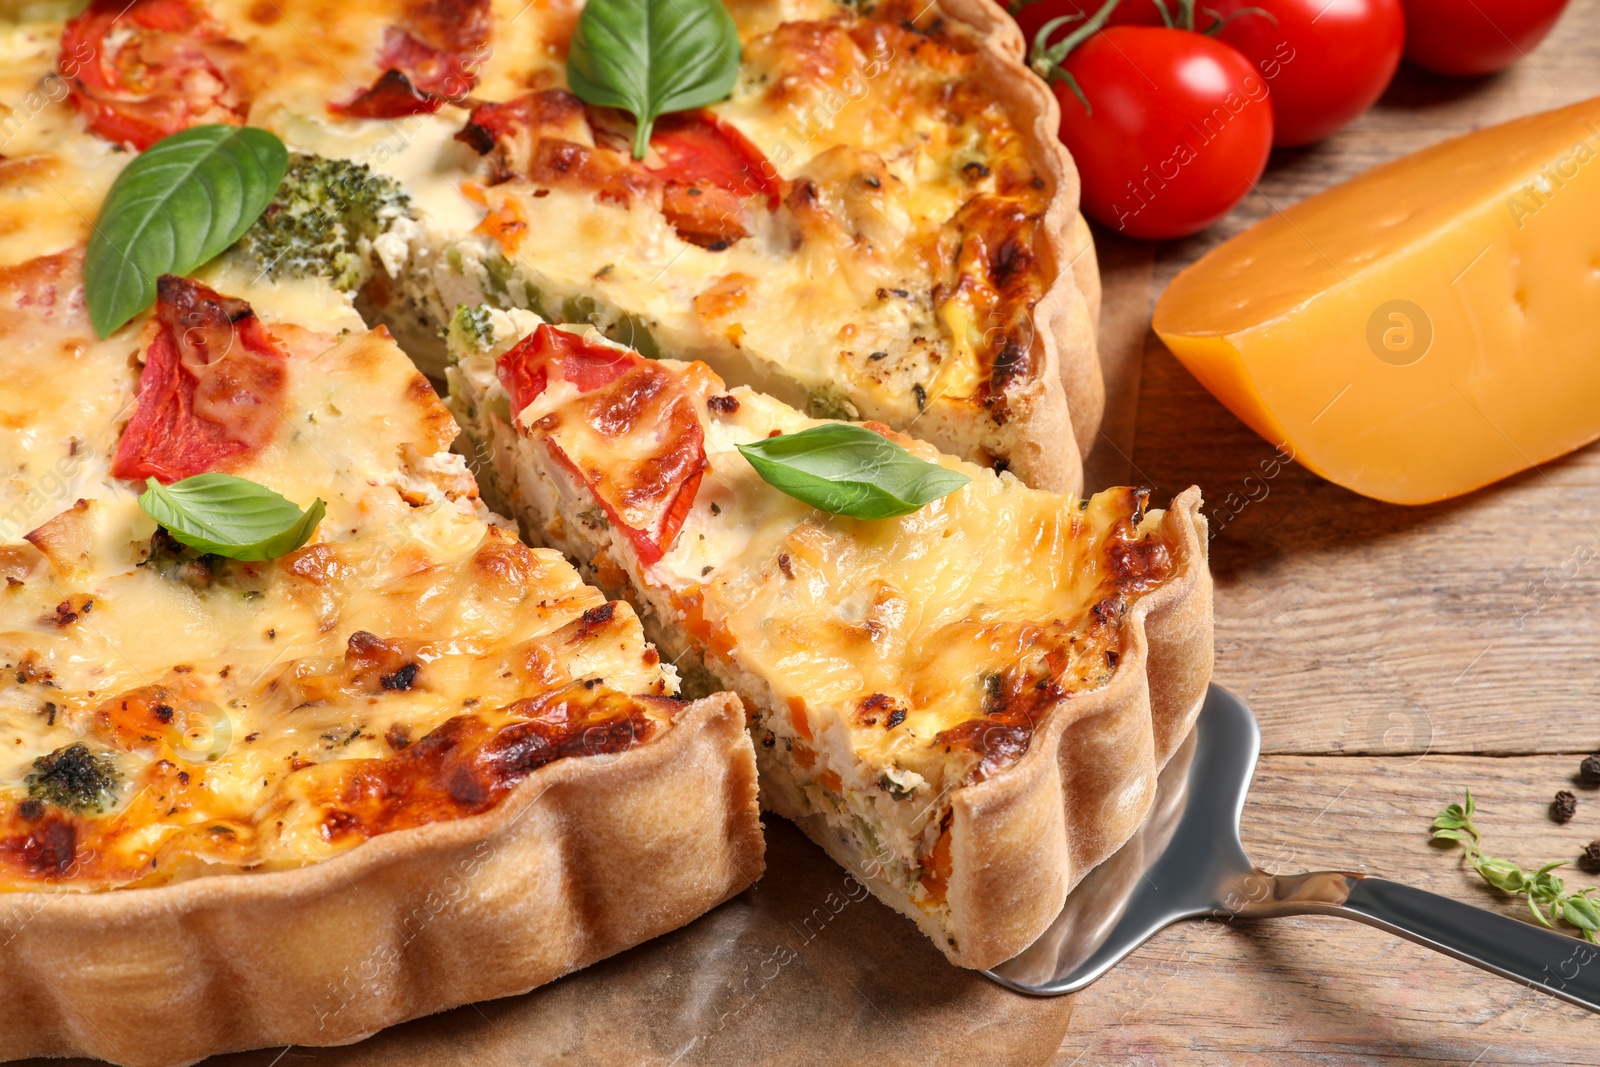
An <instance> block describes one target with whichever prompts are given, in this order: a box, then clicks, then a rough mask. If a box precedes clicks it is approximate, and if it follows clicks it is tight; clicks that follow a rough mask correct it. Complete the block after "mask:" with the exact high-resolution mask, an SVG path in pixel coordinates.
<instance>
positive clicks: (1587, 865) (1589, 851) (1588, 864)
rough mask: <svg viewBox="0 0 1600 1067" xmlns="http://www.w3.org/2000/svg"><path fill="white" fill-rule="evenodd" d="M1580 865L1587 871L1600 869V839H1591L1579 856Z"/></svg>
mask: <svg viewBox="0 0 1600 1067" xmlns="http://www.w3.org/2000/svg"><path fill="white" fill-rule="evenodd" d="M1578 866H1579V867H1582V868H1583V869H1584V870H1586V871H1600V841H1590V842H1589V844H1588V845H1587V846H1585V847H1584V850H1583V855H1581V856H1579V857H1578Z"/></svg>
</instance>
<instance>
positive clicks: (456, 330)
mask: <svg viewBox="0 0 1600 1067" xmlns="http://www.w3.org/2000/svg"><path fill="white" fill-rule="evenodd" d="M444 337H445V344H446V345H447V346H448V347H449V350H450V355H451V357H452V358H454V359H460V358H461V357H463V356H470V355H477V354H478V353H480V352H487V351H489V349H491V348H493V347H494V322H493V321H492V320H491V319H490V318H489V309H488V308H487V307H485V306H483V305H479V306H477V307H474V306H472V305H471V304H457V305H456V313H455V314H454V315H452V316H451V318H450V325H449V326H448V327H446V329H445V331H444Z"/></svg>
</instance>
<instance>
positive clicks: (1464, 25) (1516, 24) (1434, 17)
mask: <svg viewBox="0 0 1600 1067" xmlns="http://www.w3.org/2000/svg"><path fill="white" fill-rule="evenodd" d="M1402 2H1403V4H1404V6H1405V10H1406V59H1408V60H1410V61H1411V62H1413V63H1415V64H1416V65H1417V66H1419V67H1422V68H1424V69H1426V70H1431V71H1434V72H1435V73H1438V74H1456V75H1474V74H1493V73H1494V72H1495V71H1497V70H1504V69H1505V68H1507V67H1509V66H1510V65H1511V64H1513V63H1515V62H1516V61H1517V60H1519V59H1521V58H1522V57H1523V56H1525V55H1527V54H1528V53H1529V52H1531V51H1533V49H1534V46H1536V45H1537V44H1538V43H1539V42H1540V41H1542V40H1544V35H1545V34H1547V33H1549V32H1550V27H1552V26H1554V25H1555V24H1556V19H1558V18H1560V17H1561V11H1562V9H1563V8H1565V7H1566V6H1567V0H1472V2H1471V3H1463V2H1462V0H1402Z"/></svg>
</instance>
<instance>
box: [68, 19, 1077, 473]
mask: <svg viewBox="0 0 1600 1067" xmlns="http://www.w3.org/2000/svg"><path fill="white" fill-rule="evenodd" d="M582 8H583V5H581V4H579V3H526V2H524V0H341V2H340V3H337V4H334V3H330V2H329V0H274V2H271V3H264V2H261V0H133V2H132V3H131V4H130V3H128V2H127V0H94V3H93V4H92V5H91V6H90V8H89V10H88V11H87V12H86V13H84V14H82V15H80V16H78V17H77V18H75V19H73V20H72V21H71V22H70V23H68V24H67V26H66V27H65V29H64V31H63V32H62V33H61V35H60V48H59V53H58V60H59V66H60V68H61V69H62V70H63V73H64V76H65V77H66V85H67V87H68V89H69V91H70V96H71V100H72V102H73V105H74V107H75V108H76V109H77V111H78V112H79V114H80V115H81V116H82V117H83V120H84V121H85V122H86V123H87V124H88V125H89V126H90V128H92V129H93V130H95V131H96V132H97V133H98V134H99V135H101V136H102V137H104V138H106V139H108V140H111V141H114V142H117V143H122V144H127V145H129V146H131V147H134V148H143V147H146V146H147V145H148V144H149V143H151V141H152V139H153V138H156V137H158V136H160V135H162V134H163V133H170V132H173V131H174V130H176V129H181V128H183V127H184V126H185V125H190V124H193V123H198V122H249V123H251V124H254V125H259V126H264V127H266V128H268V129H271V130H273V131H274V132H276V133H278V134H279V135H280V136H282V137H283V139H284V140H285V142H286V143H288V144H289V145H290V147H291V148H295V149H298V150H301V151H304V152H308V153H311V154H314V155H320V156H324V157H338V158H344V159H351V160H355V161H358V162H361V163H363V164H366V165H369V166H371V167H372V168H373V169H375V170H377V171H380V172H382V173H385V174H388V175H390V176H392V177H394V178H395V179H397V180H398V181H399V182H400V184H401V186H402V188H403V189H404V190H405V192H406V193H407V194H408V195H409V196H410V198H411V200H412V203H413V207H414V210H413V212H412V213H411V215H410V217H407V218H404V219H397V220H396V224H395V225H393V226H386V227H385V228H384V233H383V235H382V236H381V237H380V238H378V239H376V240H375V241H371V242H368V251H369V263H370V266H371V267H372V270H371V271H369V272H366V274H367V276H366V277H363V278H362V279H361V281H362V282H363V283H364V285H365V289H364V304H363V306H364V307H366V308H368V309H370V310H373V311H375V312H376V313H377V314H378V315H379V316H380V317H381V318H382V319H383V320H384V321H386V322H387V323H388V324H389V325H390V326H391V328H392V329H393V330H394V331H395V333H396V336H397V337H398V338H399V339H400V341H401V343H402V345H403V346H404V347H405V348H406V349H407V350H408V351H409V352H410V353H411V355H412V356H413V357H414V358H416V359H418V360H419V361H420V362H421V363H422V365H423V366H424V369H426V370H427V371H428V372H429V373H430V374H434V375H437V374H438V373H439V372H440V371H441V370H442V351H441V350H440V348H439V346H438V340H437V338H438V333H439V330H440V329H441V328H442V327H443V326H444V325H446V324H447V323H448V321H449V319H450V316H451V315H452V314H453V313H454V310H455V308H456V306H458V305H461V304H467V305H476V304H479V303H483V302H489V303H494V304H499V305H501V306H516V307H522V308H527V309H531V310H533V311H535V312H537V313H539V314H540V315H541V316H543V317H545V318H547V319H550V320H552V321H575V322H588V323H591V324H594V325H596V326H598V327H600V328H601V329H603V330H605V331H606V332H607V333H608V334H609V335H610V336H612V337H613V338H615V339H618V340H620V341H623V342H625V343H628V344H630V345H632V346H633V347H635V348H638V349H640V350H642V351H645V352H647V353H649V354H652V355H655V354H662V355H669V356H673V357H675V358H684V359H695V360H703V361H705V362H707V363H708V364H709V365H711V366H712V367H713V368H715V369H716V370H717V371H718V373H720V374H721V375H722V376H723V377H725V378H726V379H727V380H729V381H732V382H738V383H745V384H750V385H753V386H755V387H757V388H759V389H761V390H763V391H764V392H767V393H769V394H770V395H773V396H776V397H779V398H781V399H784V400H786V401H787V402H790V403H791V404H793V405H795V406H798V407H801V408H804V409H805V410H808V411H809V412H810V413H812V414H814V415H818V416H829V417H838V418H848V419H876V420H879V421H883V422H885V423H887V424H889V425H891V426H893V427H896V428H899V429H908V430H910V431H911V432H914V433H916V434H917V435H918V436H919V437H921V438H924V439H926V440H929V441H932V442H933V443H935V444H937V445H939V446H940V447H942V448H943V449H945V450H947V451H949V452H951V453H953V454H956V455H958V456H961V457H963V458H966V459H968V460H971V461H973V462H977V463H980V464H982V465H985V466H989V467H991V468H993V469H997V470H1006V469H1009V470H1011V471H1012V472H1013V473H1015V474H1017V475H1018V476H1019V477H1021V478H1022V479H1023V480H1024V481H1027V482H1029V483H1030V484H1034V485H1038V486H1041V487H1046V488H1051V489H1056V490H1060V491H1076V490H1077V489H1078V488H1080V483H1081V467H1080V454H1081V453H1083V452H1086V451H1087V449H1088V447H1089V445H1090V443H1091V442H1092V440H1093V437H1094V434H1095V432H1096V430H1097V427H1098V425H1099V421H1100V413H1101V408H1102V404H1103V396H1102V386H1101V381H1100V371H1099V365H1098V360H1097V357H1096V353H1095V347H1094V332H1095V325H1094V324H1095V319H1096V316H1097V311H1098V301H1099V288H1098V285H1099V283H1098V278H1097V272H1096V268H1095V261H1094V254H1093V246H1092V244H1091V242H1090V240H1089V237H1088V232H1087V229H1086V227H1085V226H1084V225H1083V223H1082V219H1081V217H1080V216H1079V215H1078V213H1077V200H1078V184H1077V175H1076V172H1075V170H1074V169H1073V167H1072V164H1071V161H1070V159H1068V158H1067V156H1066V154H1065V152H1064V150H1063V149H1062V147H1061V145H1060V142H1059V140H1058V139H1057V138H1056V136H1055V127H1056V123H1057V112H1056V104H1055V101H1054V97H1053V96H1052V94H1051V93H1050V92H1049V91H1048V90H1047V89H1046V87H1045V86H1044V85H1043V84H1042V83H1040V82H1039V81H1038V80H1037V79H1035V78H1033V77H1031V76H1029V75H1028V74H1027V72H1026V71H1025V68H1024V67H1023V66H1022V65H1021V64H1020V62H1019V57H1020V55H1021V53H1022V41H1021V37H1020V35H1019V33H1018V31H1017V30H1016V28H1015V26H1014V25H1013V24H1012V23H1011V22H1010V20H1009V19H1007V18H1006V17H1005V16H1004V15H1003V13H1001V12H1000V10H999V8H998V7H997V6H995V5H993V4H990V3H987V2H985V0H939V2H936V3H932V4H922V3H912V2H911V0H874V2H869V3H844V2H835V0H732V2H730V3H729V5H728V7H727V11H728V13H729V14H730V15H731V17H732V22H733V25H734V26H735V27H736V32H737V39H738V42H739V44H740V46H741V48H740V54H741V57H742V58H741V62H740V64H739V68H738V73H737V78H736V81H735V82H734V84H733V86H732V89H731V95H729V97H728V98H727V99H726V100H722V101H720V102H715V103H712V104H710V105H708V106H706V107H699V108H691V109H688V110H680V111H676V112H673V113H670V114H667V115H663V116H661V117H660V118H658V119H656V121H655V123H654V127H653V130H652V131H651V132H650V136H649V137H648V138H640V137H639V136H638V127H637V123H635V122H634V120H633V118H632V117H630V116H629V115H628V114H627V113H625V112H623V111H620V110H617V109H615V108H612V107H596V106H593V105H589V104H585V103H584V102H583V100H581V99H579V97H578V96H576V95H574V93H573V91H572V86H570V85H569V81H568V77H567V73H566V71H567V62H568V60H569V58H570V52H571V48H572V40H573V35H574V28H575V27H576V26H577V25H578V24H579V21H580V13H581V11H582ZM82 56H87V57H89V58H87V59H80V58H79V57H82ZM636 150H638V151H637V152H636ZM636 154H637V155H638V156H639V158H636ZM335 213H337V210H336V211H335Z"/></svg>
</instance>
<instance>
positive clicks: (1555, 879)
mask: <svg viewBox="0 0 1600 1067" xmlns="http://www.w3.org/2000/svg"><path fill="white" fill-rule="evenodd" d="M1477 810H1478V807H1477V804H1476V803H1475V802H1474V801H1473V799H1472V790H1470V789H1469V790H1467V802H1466V803H1465V804H1448V805H1446V806H1445V809H1444V810H1443V811H1441V812H1440V813H1439V814H1438V815H1436V816H1434V819H1433V837H1434V840H1436V841H1455V842H1457V843H1459V844H1460V845H1461V847H1462V848H1463V849H1465V850H1466V858H1467V862H1468V863H1470V864H1472V866H1473V869H1474V870H1476V871H1477V872H1478V873H1479V874H1480V875H1482V876H1483V880H1484V881H1485V882H1488V883H1489V884H1490V885H1492V886H1494V887H1495V888H1496V889H1498V890H1500V891H1501V892H1502V893H1510V894H1512V895H1513V896H1520V897H1526V898H1527V901H1528V910H1529V911H1531V912H1532V913H1533V917H1534V918H1535V919H1536V920H1538V922H1539V924H1540V925H1541V926H1547V927H1550V928H1551V929H1554V927H1553V926H1552V925H1551V921H1550V920H1551V919H1556V920H1559V921H1561V922H1564V923H1566V924H1568V925H1569V926H1575V927H1577V929H1578V934H1579V936H1581V937H1582V938H1583V939H1584V940H1585V941H1589V942H1591V943H1594V944H1600V901H1596V900H1591V899H1590V897H1589V894H1590V893H1595V892H1600V890H1597V889H1595V887H1593V886H1589V887H1588V888H1585V889H1578V890H1569V889H1568V888H1567V885H1566V882H1565V881H1564V880H1562V879H1561V878H1560V877H1559V876H1558V875H1555V874H1552V873H1551V872H1552V871H1554V870H1555V869H1556V868H1557V867H1565V866H1566V865H1567V861H1566V860H1557V861H1556V862H1554V863H1547V864H1545V865H1544V866H1543V867H1540V868H1539V869H1538V870H1536V871H1534V872H1533V873H1532V874H1530V873H1528V872H1527V871H1525V870H1523V869H1522V868H1521V867H1519V866H1517V865H1516V864H1515V863H1512V862H1511V861H1510V860H1502V859H1495V858H1494V857H1493V856H1485V855H1484V854H1483V849H1482V848H1480V847H1479V845H1480V842H1481V841H1482V837H1481V835H1480V834H1479V833H1478V828H1477V826H1475V825H1473V822H1472V816H1473V815H1474V814H1476V813H1477Z"/></svg>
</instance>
